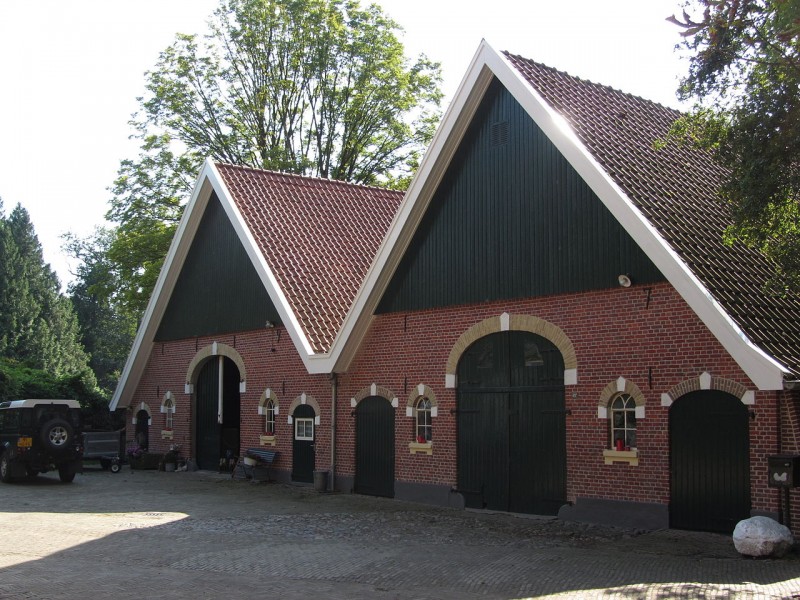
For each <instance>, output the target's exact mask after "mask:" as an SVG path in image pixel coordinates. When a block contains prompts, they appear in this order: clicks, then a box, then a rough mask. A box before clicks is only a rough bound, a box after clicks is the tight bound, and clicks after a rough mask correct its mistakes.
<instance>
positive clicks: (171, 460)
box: [161, 444, 180, 472]
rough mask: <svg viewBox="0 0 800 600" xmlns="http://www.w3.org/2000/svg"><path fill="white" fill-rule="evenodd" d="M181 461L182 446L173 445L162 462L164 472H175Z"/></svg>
mask: <svg viewBox="0 0 800 600" xmlns="http://www.w3.org/2000/svg"><path fill="white" fill-rule="evenodd" d="M179 460H180V446H178V445H177V444H173V445H172V446H170V447H169V450H168V451H167V452H166V454H164V458H163V459H162V460H161V465H162V469H161V470H162V471H167V472H172V471H175V470H176V469H177V467H178V461H179Z"/></svg>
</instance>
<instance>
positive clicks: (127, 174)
mask: <svg viewBox="0 0 800 600" xmlns="http://www.w3.org/2000/svg"><path fill="white" fill-rule="evenodd" d="M209 26H210V31H209V33H208V35H207V36H205V38H202V39H201V38H198V37H197V36H194V35H178V36H177V38H176V40H175V42H174V43H173V44H172V45H171V46H170V47H168V48H167V49H166V50H164V52H162V53H161V55H160V57H159V60H158V63H157V64H156V66H155V68H154V69H153V70H152V71H151V72H149V73H148V74H147V76H146V90H147V93H146V95H145V96H144V97H143V98H141V99H140V111H139V112H138V113H137V114H136V115H134V118H133V120H132V125H133V126H134V128H135V132H136V133H135V135H136V136H137V137H138V138H139V139H140V140H141V143H142V146H141V153H140V155H139V157H138V158H137V159H136V160H127V161H123V162H122V164H121V167H120V170H119V175H118V178H117V180H116V181H115V183H114V187H113V188H112V191H113V195H114V197H113V200H112V202H111V209H110V210H109V212H108V215H107V218H108V219H109V220H111V221H113V222H116V223H118V224H119V228H118V229H117V231H116V239H115V240H114V241H113V242H112V244H111V246H110V248H109V257H110V259H111V260H112V261H113V263H114V265H115V270H116V271H115V272H116V276H117V277H118V278H119V280H120V288H121V289H123V290H125V292H124V296H123V301H124V302H125V303H126V304H127V305H128V306H129V307H131V309H132V310H133V311H134V312H137V311H138V312H141V311H143V308H144V306H145V304H146V302H147V299H148V297H149V295H150V292H151V290H152V288H153V284H154V282H155V279H156V277H157V275H158V271H159V269H160V267H161V263H162V259H163V257H164V256H165V254H166V251H167V248H168V245H169V242H170V240H171V238H172V234H173V232H174V230H175V224H176V222H177V221H178V219H179V218H180V215H181V211H182V206H183V204H184V200H185V198H186V197H187V195H188V192H189V190H190V188H191V185H192V184H193V182H194V178H195V176H196V173H197V171H198V169H199V166H200V164H201V161H202V159H203V158H204V157H212V158H214V159H216V160H220V161H225V162H230V163H234V164H240V165H248V166H253V167H260V168H267V169H274V170H279V171H286V172H291V173H300V174H307V175H315V176H319V177H329V178H333V179H340V180H345V181H350V182H357V183H365V184H375V185H384V186H391V187H399V188H402V187H404V186H405V185H407V183H408V180H409V179H410V176H411V174H412V173H413V171H414V169H415V168H416V166H417V163H418V160H419V158H420V156H421V153H422V152H423V151H424V149H425V147H426V146H427V144H428V142H429V141H430V139H431V137H432V135H433V131H434V129H435V126H436V123H437V121H438V118H439V102H440V99H441V92H440V90H439V84H440V80H441V76H440V71H439V65H438V64H435V63H432V62H430V61H429V60H428V59H427V58H425V57H424V56H420V57H419V58H418V59H416V60H415V61H413V62H412V61H409V60H408V59H406V57H405V55H404V48H403V45H402V43H401V42H400V40H399V38H398V33H399V28H398V26H397V24H396V23H394V22H393V21H392V20H391V19H389V18H388V17H387V16H386V15H385V14H383V13H382V11H381V10H380V9H379V8H378V7H376V6H374V5H373V6H369V7H368V8H362V7H361V6H360V5H359V3H358V2H357V1H355V0H222V1H221V4H220V6H219V8H218V9H217V10H216V11H215V13H214V15H213V17H212V19H211V21H210V23H209Z"/></svg>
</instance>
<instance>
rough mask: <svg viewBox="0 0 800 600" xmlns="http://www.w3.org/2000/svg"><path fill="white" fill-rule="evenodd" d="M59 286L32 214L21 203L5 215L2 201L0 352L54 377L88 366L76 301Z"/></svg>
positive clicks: (76, 371)
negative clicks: (80, 335) (75, 311)
mask: <svg viewBox="0 0 800 600" xmlns="http://www.w3.org/2000/svg"><path fill="white" fill-rule="evenodd" d="M59 287H60V286H59V282H58V278H57V277H56V275H55V273H53V271H52V269H51V268H50V265H48V264H45V262H44V259H43V257H42V247H41V244H39V239H38V237H37V236H36V232H35V231H34V228H33V224H32V223H31V221H30V217H29V216H28V212H27V211H26V210H25V209H24V208H23V207H22V206H21V205H17V206H16V208H14V210H13V211H12V212H11V214H10V215H9V216H8V218H6V217H5V216H4V215H3V213H2V204H1V203H0V355H2V356H5V357H8V358H12V359H16V360H19V361H23V362H25V363H26V364H28V365H30V366H31V367H34V368H39V369H44V370H45V371H48V372H49V373H52V374H53V375H55V376H61V375H67V374H75V373H84V372H86V371H87V370H88V366H87V360H88V357H87V356H86V353H85V352H84V349H83V347H82V346H81V344H80V342H79V341H78V322H77V319H76V318H75V313H74V311H73V309H72V304H71V303H70V301H69V299H67V298H65V297H64V296H62V295H61V294H60V290H59Z"/></svg>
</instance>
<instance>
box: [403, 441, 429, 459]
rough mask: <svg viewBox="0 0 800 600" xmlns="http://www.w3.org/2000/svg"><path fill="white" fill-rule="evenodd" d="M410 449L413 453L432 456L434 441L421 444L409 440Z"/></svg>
mask: <svg viewBox="0 0 800 600" xmlns="http://www.w3.org/2000/svg"><path fill="white" fill-rule="evenodd" d="M408 449H409V450H410V452H411V454H427V455H428V456H430V455H432V454H433V442H425V443H424V444H420V443H419V442H409V443H408Z"/></svg>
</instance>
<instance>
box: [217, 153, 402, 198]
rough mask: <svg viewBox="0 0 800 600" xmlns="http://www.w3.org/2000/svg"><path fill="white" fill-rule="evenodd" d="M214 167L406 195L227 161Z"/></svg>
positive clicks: (220, 162) (362, 184)
mask: <svg viewBox="0 0 800 600" xmlns="http://www.w3.org/2000/svg"><path fill="white" fill-rule="evenodd" d="M214 165H215V166H218V167H219V166H222V167H226V168H230V169H237V170H240V171H251V172H256V173H265V174H267V175H278V176H280V177H288V178H291V179H299V180H303V181H307V182H309V183H312V182H316V183H319V182H322V183H325V184H331V185H341V186H346V187H354V188H363V189H367V190H374V191H378V192H389V193H392V194H405V192H404V191H402V190H393V189H391V188H384V187H380V186H377V185H367V184H365V183H356V182H351V181H344V180H342V179H331V178H330V177H319V176H316V175H301V174H299V173H289V172H287V171H275V170H274V169H263V168H260V167H251V166H247V165H234V164H232V163H229V162H225V161H218V160H215V161H214Z"/></svg>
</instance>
